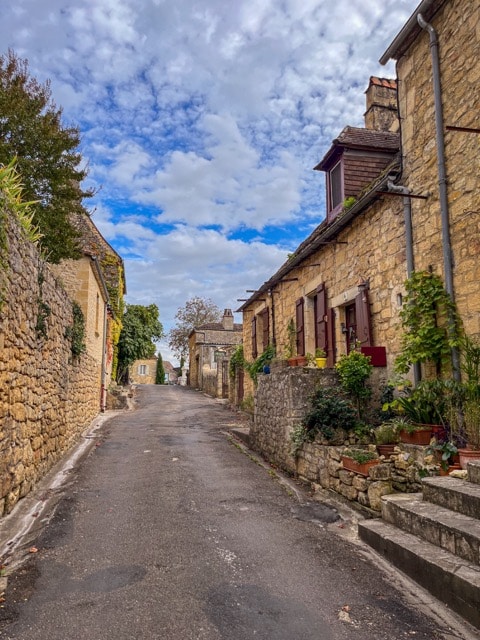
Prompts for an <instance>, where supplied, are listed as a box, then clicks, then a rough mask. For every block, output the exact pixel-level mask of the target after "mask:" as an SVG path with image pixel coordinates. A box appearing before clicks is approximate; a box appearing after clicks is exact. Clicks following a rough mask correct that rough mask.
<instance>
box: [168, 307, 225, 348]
mask: <svg viewBox="0 0 480 640" xmlns="http://www.w3.org/2000/svg"><path fill="white" fill-rule="evenodd" d="M175 318H176V320H177V324H176V326H175V327H174V328H173V329H171V330H170V332H169V334H168V344H169V346H170V348H171V349H172V351H173V353H174V354H175V355H176V356H177V357H178V358H181V357H184V358H186V357H187V356H188V336H189V335H190V333H191V332H192V330H193V329H194V328H195V327H201V326H202V325H204V324H208V323H211V322H220V320H221V311H220V309H219V308H218V307H217V305H216V304H215V303H214V302H213V301H212V300H211V299H210V298H200V297H199V296H194V297H193V298H190V299H189V300H187V301H186V302H185V305H184V306H183V307H180V308H179V309H177V313H176V314H175Z"/></svg>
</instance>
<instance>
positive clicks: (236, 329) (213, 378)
mask: <svg viewBox="0 0 480 640" xmlns="http://www.w3.org/2000/svg"><path fill="white" fill-rule="evenodd" d="M241 342H242V325H241V324H237V323H235V322H234V318H233V313H232V310H231V309H225V311H224V313H223V318H222V320H221V322H210V323H207V324H203V325H200V326H198V327H195V328H194V329H192V331H191V332H190V335H189V337H188V343H189V385H190V386H191V387H195V388H197V389H202V390H203V391H205V392H206V393H208V394H209V395H211V396H213V397H215V398H229V397H230V396H231V394H232V393H235V392H236V393H238V388H237V389H236V390H235V389H232V388H231V381H230V375H229V362H230V357H231V354H232V353H233V351H234V350H235V348H236V347H237V346H238V345H239V344H241ZM240 391H241V390H240Z"/></svg>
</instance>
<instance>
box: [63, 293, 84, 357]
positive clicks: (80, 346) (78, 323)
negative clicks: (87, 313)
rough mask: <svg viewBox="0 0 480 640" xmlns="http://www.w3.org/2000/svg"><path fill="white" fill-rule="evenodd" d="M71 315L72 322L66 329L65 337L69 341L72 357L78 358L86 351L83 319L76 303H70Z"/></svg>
mask: <svg viewBox="0 0 480 640" xmlns="http://www.w3.org/2000/svg"><path fill="white" fill-rule="evenodd" d="M72 315H73V322H72V324H71V325H70V326H69V327H67V328H66V330H65V337H66V338H67V339H68V340H70V348H71V351H72V356H73V357H74V358H78V357H79V356H80V355H81V354H82V353H85V351H86V349H87V347H86V345H85V317H84V315H83V311H82V309H81V307H80V305H79V304H78V302H75V301H74V302H73V303H72Z"/></svg>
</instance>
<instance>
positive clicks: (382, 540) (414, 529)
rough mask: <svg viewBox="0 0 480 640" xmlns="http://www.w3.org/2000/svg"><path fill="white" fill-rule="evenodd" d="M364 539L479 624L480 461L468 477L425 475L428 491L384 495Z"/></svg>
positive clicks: (363, 525) (363, 529) (361, 527)
mask: <svg viewBox="0 0 480 640" xmlns="http://www.w3.org/2000/svg"><path fill="white" fill-rule="evenodd" d="M359 535H360V538H361V539H362V540H364V541H365V542H366V543H367V544H369V545H370V546H371V547H373V548H374V549H375V550H376V551H377V552H378V553H380V554H381V555H382V556H383V557H385V558H386V559H387V560H388V561H389V562H391V563H392V564H394V565H395V566H396V567H397V568H398V569H400V570H401V571H403V572H404V573H406V574H407V575H408V576H409V577H410V578H412V579H413V580H415V581H416V582H417V583H418V584H420V585H421V586H422V587H424V588H425V589H427V590H428V591H430V593H431V594H432V595H434V596H435V597H436V598H438V599H439V600H441V601H442V602H444V603H446V604H447V605H448V606H449V607H450V608H451V609H452V610H454V611H456V612H457V613H458V614H460V615H461V616H462V617H463V618H465V619H466V620H468V621H469V622H470V623H471V624H473V625H474V626H475V627H477V628H479V629H480V462H475V463H469V465H468V476H467V480H460V479H457V478H451V477H448V476H447V477H435V478H425V479H424V480H423V492H422V493H415V494H396V495H389V496H384V497H383V498H382V518H381V519H375V520H365V521H364V522H362V523H360V524H359Z"/></svg>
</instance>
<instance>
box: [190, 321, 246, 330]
mask: <svg viewBox="0 0 480 640" xmlns="http://www.w3.org/2000/svg"><path fill="white" fill-rule="evenodd" d="M242 327H243V325H242V324H239V323H238V322H235V323H234V324H233V331H242ZM197 329H200V331H203V330H205V331H232V329H225V327H224V326H223V324H222V323H221V322H207V323H206V324H201V325H200V326H198V327H194V329H193V331H197Z"/></svg>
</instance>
